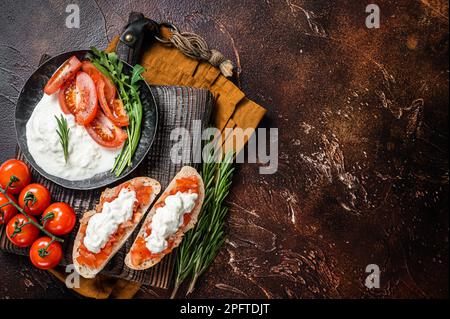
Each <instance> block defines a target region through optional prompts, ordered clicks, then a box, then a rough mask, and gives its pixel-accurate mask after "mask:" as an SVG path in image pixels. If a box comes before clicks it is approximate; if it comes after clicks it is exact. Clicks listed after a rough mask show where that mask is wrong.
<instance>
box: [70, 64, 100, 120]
mask: <svg viewBox="0 0 450 319" xmlns="http://www.w3.org/2000/svg"><path fill="white" fill-rule="evenodd" d="M75 85H76V91H77V94H76V98H75V111H74V112H75V113H74V115H75V120H76V121H77V123H78V124H80V125H87V124H89V123H91V122H92V121H93V120H94V119H95V116H96V115H97V111H98V103H97V92H96V90H95V84H94V81H93V80H92V78H91V77H90V76H89V75H88V74H87V73H85V72H81V71H80V72H78V73H77V78H76V81H75Z"/></svg>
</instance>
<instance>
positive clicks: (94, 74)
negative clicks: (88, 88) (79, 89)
mask: <svg viewBox="0 0 450 319" xmlns="http://www.w3.org/2000/svg"><path fill="white" fill-rule="evenodd" d="M81 70H82V71H83V72H86V73H87V74H89V76H90V77H91V78H92V80H94V83H95V85H97V84H98V81H99V80H103V82H104V83H105V97H106V100H107V101H108V102H109V101H111V100H113V99H114V98H115V97H116V87H115V86H114V84H113V83H112V81H111V80H110V79H109V78H108V77H107V76H105V75H104V74H103V73H102V72H100V71H99V70H98V69H97V68H96V67H95V65H93V64H92V63H91V62H89V61H84V62H83V63H82V66H81Z"/></svg>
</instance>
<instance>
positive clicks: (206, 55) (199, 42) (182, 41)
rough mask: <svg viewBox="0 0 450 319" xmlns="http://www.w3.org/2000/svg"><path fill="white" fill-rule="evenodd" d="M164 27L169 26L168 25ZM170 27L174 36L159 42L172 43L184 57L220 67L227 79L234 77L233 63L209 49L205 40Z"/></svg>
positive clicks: (159, 39) (219, 53)
mask: <svg viewBox="0 0 450 319" xmlns="http://www.w3.org/2000/svg"><path fill="white" fill-rule="evenodd" d="M162 25H167V23H166V24H162ZM170 25H171V26H172V27H170V28H169V29H170V30H171V32H172V36H171V37H170V38H169V39H167V40H165V39H161V38H159V37H156V39H157V40H158V41H159V42H161V43H170V44H172V45H173V46H174V47H176V48H178V49H179V50H180V51H181V52H183V54H184V55H186V56H188V57H191V58H193V59H196V60H203V61H208V62H209V63H211V65H213V66H215V67H218V68H219V69H220V71H221V72H222V74H223V75H224V76H225V77H230V76H232V75H233V68H234V66H233V63H232V62H231V61H230V60H228V59H227V58H225V56H224V55H223V54H222V53H221V52H219V51H217V50H214V49H209V47H208V44H207V43H206V41H205V39H203V38H202V37H200V36H199V35H197V34H195V33H192V32H180V31H179V30H178V28H176V27H175V26H173V25H172V24H170Z"/></svg>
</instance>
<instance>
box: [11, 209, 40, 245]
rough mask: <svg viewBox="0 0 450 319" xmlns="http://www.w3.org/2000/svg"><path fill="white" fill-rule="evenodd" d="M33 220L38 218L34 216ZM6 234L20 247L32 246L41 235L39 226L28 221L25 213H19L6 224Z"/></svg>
mask: <svg viewBox="0 0 450 319" xmlns="http://www.w3.org/2000/svg"><path fill="white" fill-rule="evenodd" d="M30 218H31V219H32V220H33V221H36V219H35V218H34V217H32V216H30ZM6 236H7V237H8V239H9V240H10V241H11V242H12V243H13V244H14V245H16V246H18V247H28V246H30V245H31V244H32V243H33V242H34V241H35V240H36V238H38V236H39V228H37V227H36V226H34V225H33V224H31V223H30V222H29V221H28V218H27V217H26V216H25V215H23V214H17V215H15V216H14V217H13V218H11V220H10V221H9V222H8V225H6Z"/></svg>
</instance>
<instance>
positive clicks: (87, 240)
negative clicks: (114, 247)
mask: <svg viewBox="0 0 450 319" xmlns="http://www.w3.org/2000/svg"><path fill="white" fill-rule="evenodd" d="M135 202H136V192H135V191H131V190H129V189H127V188H122V190H121V191H120V193H119V196H118V197H117V198H115V199H114V200H113V201H111V202H105V203H104V204H103V208H102V211H101V212H100V213H97V214H94V215H93V216H92V217H91V218H90V219H89V222H88V225H87V228H86V235H85V236H84V239H83V244H84V246H85V247H86V248H87V249H88V250H89V251H90V252H93V253H94V254H97V253H99V252H100V251H101V250H102V248H103V247H105V245H106V243H107V242H108V241H109V238H110V237H111V235H112V234H114V233H115V232H116V231H117V229H118V228H119V226H120V225H121V224H122V223H124V222H126V221H129V220H131V218H132V217H133V206H134V203H135Z"/></svg>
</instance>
